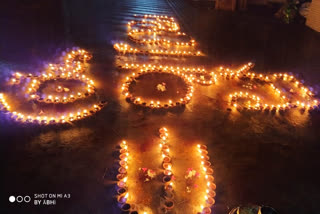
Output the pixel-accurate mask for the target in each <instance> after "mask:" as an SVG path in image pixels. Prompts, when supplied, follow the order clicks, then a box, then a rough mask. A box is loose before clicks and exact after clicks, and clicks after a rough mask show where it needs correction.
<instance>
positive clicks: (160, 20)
mask: <svg viewBox="0 0 320 214" xmlns="http://www.w3.org/2000/svg"><path fill="white" fill-rule="evenodd" d="M136 18H140V19H142V20H133V21H130V22H128V29H129V31H128V37H129V39H130V40H132V41H133V42H135V43H139V44H145V45H146V44H149V45H157V46H159V47H162V48H152V49H149V48H148V49H149V50H143V49H140V48H134V47H132V46H131V45H129V44H127V43H116V44H114V48H115V50H116V51H118V52H119V53H122V54H127V53H129V54H145V55H159V56H202V55H203V54H202V53H201V51H197V50H194V48H193V47H194V46H195V45H196V42H195V40H194V39H192V38H190V37H189V36H187V35H186V34H185V33H183V32H180V31H179V29H180V28H179V25H178V24H177V23H176V22H175V21H174V19H173V18H168V17H167V18H166V17H165V16H162V17H161V16H152V15H151V16H149V15H145V16H136ZM150 19H151V20H150ZM133 27H135V29H131V28H133ZM170 33H174V35H169V34H170ZM164 34H166V35H167V36H170V37H172V36H174V37H176V36H178V37H180V36H184V37H186V36H187V37H188V41H186V42H179V41H176V42H174V41H173V40H170V39H164V38H158V37H157V35H164ZM141 35H142V36H141ZM144 35H148V36H149V37H150V36H151V35H152V36H153V38H152V39H151V38H150V39H146V38H143V36H144ZM170 47H174V48H173V49H172V48H170ZM180 48H184V49H180ZM189 48H192V50H185V49H189Z"/></svg>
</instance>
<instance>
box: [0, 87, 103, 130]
mask: <svg viewBox="0 0 320 214" xmlns="http://www.w3.org/2000/svg"><path fill="white" fill-rule="evenodd" d="M103 106H104V103H102V102H101V103H99V104H94V105H92V107H91V108H88V109H87V108H85V109H82V110H78V111H75V112H69V113H65V114H63V115H62V116H60V117H57V116H55V115H50V114H48V115H41V116H33V115H28V114H24V113H22V112H17V111H11V106H10V105H9V104H8V102H7V100H6V99H5V96H4V95H3V94H2V93H1V94H0V107H1V110H2V111H4V112H8V113H9V114H10V115H11V117H12V118H13V119H15V120H16V121H18V122H22V123H37V124H44V125H45V124H57V123H66V122H72V121H75V120H80V119H83V118H85V117H89V116H91V115H93V114H94V113H96V112H97V111H99V110H100V109H101V108H102V107H103Z"/></svg>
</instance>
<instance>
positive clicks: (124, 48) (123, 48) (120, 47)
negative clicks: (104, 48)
mask: <svg viewBox="0 0 320 214" xmlns="http://www.w3.org/2000/svg"><path fill="white" fill-rule="evenodd" d="M113 47H114V49H115V50H117V51H118V52H119V53H122V54H127V53H130V54H144V55H158V56H202V55H203V54H202V53H201V51H182V50H163V49H151V50H150V51H148V50H142V49H138V48H132V47H131V46H130V45H129V44H126V43H116V44H114V46H113Z"/></svg>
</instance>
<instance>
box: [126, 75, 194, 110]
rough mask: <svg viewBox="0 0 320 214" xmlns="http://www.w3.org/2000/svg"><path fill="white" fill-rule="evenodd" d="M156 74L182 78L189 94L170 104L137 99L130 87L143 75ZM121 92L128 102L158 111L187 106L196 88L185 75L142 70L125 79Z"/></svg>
mask: <svg viewBox="0 0 320 214" xmlns="http://www.w3.org/2000/svg"><path fill="white" fill-rule="evenodd" d="M155 72H161V73H169V74H174V75H176V76H179V77H180V78H182V79H183V80H184V82H185V83H186V85H187V87H188V89H187V93H186V94H185V95H184V97H182V98H180V99H178V100H168V102H165V103H163V102H162V103H161V102H160V101H159V100H158V101H153V100H144V99H143V98H141V97H136V96H135V95H134V94H132V93H131V92H130V90H129V88H130V85H131V84H132V82H134V81H135V80H136V79H138V78H139V77H140V76H141V75H144V74H147V73H155ZM121 90H122V94H123V95H124V96H125V97H126V99H127V100H128V101H130V102H132V103H134V104H135V105H140V106H144V107H150V108H158V109H159V108H172V107H176V106H181V105H185V104H187V103H189V102H190V100H191V98H192V96H193V92H194V88H193V86H192V79H191V78H190V77H189V76H188V75H186V74H184V73H176V72H174V71H170V70H162V71H160V70H142V71H140V72H138V73H132V74H131V76H127V77H126V78H125V83H123V84H122V87H121Z"/></svg>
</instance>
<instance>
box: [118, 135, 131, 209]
mask: <svg viewBox="0 0 320 214" xmlns="http://www.w3.org/2000/svg"><path fill="white" fill-rule="evenodd" d="M119 159H120V161H119V165H120V167H119V169H118V175H117V179H118V182H117V186H118V190H117V192H118V202H119V203H121V204H126V203H127V200H128V197H129V192H128V185H127V182H128V159H129V149H128V144H127V142H126V141H122V142H121V143H120V156H119Z"/></svg>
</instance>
